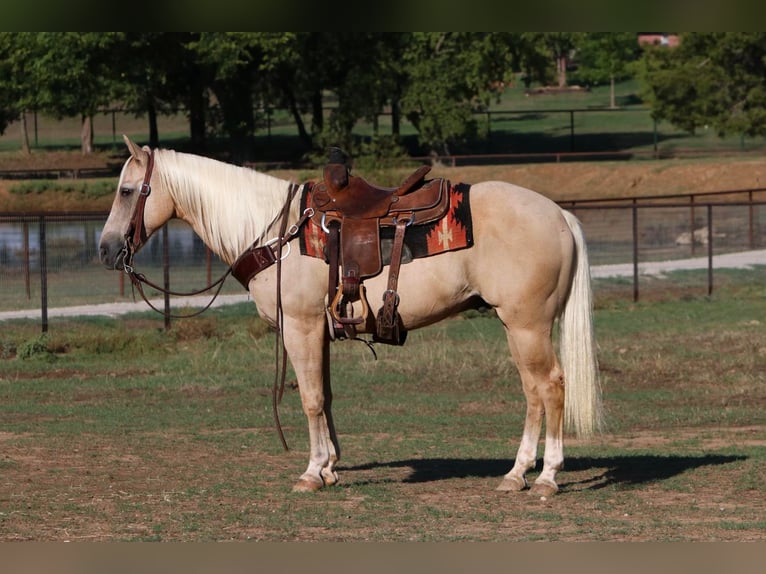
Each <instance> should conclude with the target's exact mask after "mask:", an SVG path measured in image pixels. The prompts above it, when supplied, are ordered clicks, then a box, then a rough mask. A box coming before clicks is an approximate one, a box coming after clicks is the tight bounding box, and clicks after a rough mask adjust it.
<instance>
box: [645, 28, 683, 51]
mask: <svg viewBox="0 0 766 574" xmlns="http://www.w3.org/2000/svg"><path fill="white" fill-rule="evenodd" d="M679 42H680V38H679V37H678V34H671V33H668V32H639V33H638V43H639V44H640V45H643V44H655V45H658V46H667V47H669V48H675V47H676V46H678V44H679Z"/></svg>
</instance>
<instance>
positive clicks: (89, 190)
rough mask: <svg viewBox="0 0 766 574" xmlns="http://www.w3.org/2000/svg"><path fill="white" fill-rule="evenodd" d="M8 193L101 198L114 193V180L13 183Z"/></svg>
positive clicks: (43, 180)
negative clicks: (57, 194)
mask: <svg viewBox="0 0 766 574" xmlns="http://www.w3.org/2000/svg"><path fill="white" fill-rule="evenodd" d="M9 191H10V192H11V193H13V194H16V195H34V194H38V195H39V194H41V193H45V192H48V191H52V192H60V193H72V194H79V195H82V196H84V197H92V198H96V197H103V196H106V195H112V194H113V193H114V180H111V179H109V180H90V181H78V180H48V179H35V180H28V181H24V182H21V183H14V184H12V185H11V186H10V188H9Z"/></svg>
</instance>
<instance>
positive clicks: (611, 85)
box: [609, 76, 617, 109]
mask: <svg viewBox="0 0 766 574" xmlns="http://www.w3.org/2000/svg"><path fill="white" fill-rule="evenodd" d="M609 107H610V108H612V109H614V108H616V107H617V104H616V102H615V97H614V76H609Z"/></svg>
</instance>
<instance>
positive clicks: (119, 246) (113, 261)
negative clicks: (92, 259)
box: [98, 239, 125, 270]
mask: <svg viewBox="0 0 766 574" xmlns="http://www.w3.org/2000/svg"><path fill="white" fill-rule="evenodd" d="M98 256H99V259H100V260H101V263H102V264H103V265H104V267H106V268H107V269H116V270H122V269H123V267H124V263H125V243H124V242H122V241H120V242H116V241H105V240H103V239H102V240H101V243H100V244H99V247H98Z"/></svg>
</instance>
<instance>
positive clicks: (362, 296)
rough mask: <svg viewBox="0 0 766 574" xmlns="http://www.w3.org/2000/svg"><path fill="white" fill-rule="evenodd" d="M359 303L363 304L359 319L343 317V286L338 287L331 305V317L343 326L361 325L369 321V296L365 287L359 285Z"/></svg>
mask: <svg viewBox="0 0 766 574" xmlns="http://www.w3.org/2000/svg"><path fill="white" fill-rule="evenodd" d="M359 301H360V302H361V303H362V314H361V315H360V316H359V317H344V316H343V315H342V303H343V285H342V284H341V285H338V290H337V291H336V292H335V297H333V300H332V303H330V315H332V318H333V319H334V320H335V321H337V322H338V323H340V324H341V325H360V324H362V323H364V322H365V321H366V320H367V315H368V314H369V312H370V307H369V306H368V305H367V294H366V293H365V288H364V285H362V284H361V283H360V284H359Z"/></svg>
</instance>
